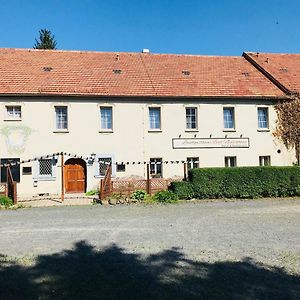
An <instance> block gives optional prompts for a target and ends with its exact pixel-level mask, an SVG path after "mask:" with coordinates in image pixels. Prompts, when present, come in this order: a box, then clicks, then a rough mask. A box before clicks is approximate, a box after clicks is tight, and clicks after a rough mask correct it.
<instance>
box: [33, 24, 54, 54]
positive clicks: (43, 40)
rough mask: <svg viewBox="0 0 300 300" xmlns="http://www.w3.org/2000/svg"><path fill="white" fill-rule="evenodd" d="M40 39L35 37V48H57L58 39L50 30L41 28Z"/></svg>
mask: <svg viewBox="0 0 300 300" xmlns="http://www.w3.org/2000/svg"><path fill="white" fill-rule="evenodd" d="M39 35H40V37H39V39H38V40H37V39H35V44H34V46H33V48H34V49H53V50H55V49H56V45H57V43H56V40H55V38H54V35H53V34H52V33H51V31H50V30H47V29H41V30H39Z"/></svg>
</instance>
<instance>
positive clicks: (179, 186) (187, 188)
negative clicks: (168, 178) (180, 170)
mask: <svg viewBox="0 0 300 300" xmlns="http://www.w3.org/2000/svg"><path fill="white" fill-rule="evenodd" d="M170 190H171V191H173V192H174V193H175V194H176V195H177V196H178V198H179V199H192V198H194V194H195V192H194V188H193V185H192V183H191V182H188V181H174V182H171V185H170Z"/></svg>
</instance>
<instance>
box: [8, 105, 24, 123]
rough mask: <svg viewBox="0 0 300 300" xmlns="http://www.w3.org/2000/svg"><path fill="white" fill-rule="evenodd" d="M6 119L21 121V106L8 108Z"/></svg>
mask: <svg viewBox="0 0 300 300" xmlns="http://www.w3.org/2000/svg"><path fill="white" fill-rule="evenodd" d="M6 118H7V119H9V120H21V119H22V113H21V106H6Z"/></svg>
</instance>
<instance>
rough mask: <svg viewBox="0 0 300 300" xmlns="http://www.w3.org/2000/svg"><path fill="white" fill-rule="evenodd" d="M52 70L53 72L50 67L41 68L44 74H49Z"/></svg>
mask: <svg viewBox="0 0 300 300" xmlns="http://www.w3.org/2000/svg"><path fill="white" fill-rule="evenodd" d="M52 70H53V68H52V67H44V68H43V71H45V72H50V71H52Z"/></svg>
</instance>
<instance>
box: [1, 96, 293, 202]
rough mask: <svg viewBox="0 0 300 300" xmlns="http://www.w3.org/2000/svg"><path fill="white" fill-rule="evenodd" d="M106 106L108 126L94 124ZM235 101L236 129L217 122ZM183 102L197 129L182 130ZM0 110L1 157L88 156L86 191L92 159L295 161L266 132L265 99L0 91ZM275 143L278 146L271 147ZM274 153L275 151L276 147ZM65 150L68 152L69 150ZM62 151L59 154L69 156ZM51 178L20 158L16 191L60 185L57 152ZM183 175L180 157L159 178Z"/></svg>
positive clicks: (92, 179)
mask: <svg viewBox="0 0 300 300" xmlns="http://www.w3.org/2000/svg"><path fill="white" fill-rule="evenodd" d="M7 105H20V106H21V109H22V118H21V120H18V121H11V120H7V118H6V106H7ZM55 106H67V107H68V130H67V131H64V132H59V131H58V130H56V126H55V125H56V123H55ZM102 106H108V107H112V111H113V130H112V131H103V130H101V127H100V107H102ZM226 106H229V107H234V110H235V130H234V131H230V130H229V131H228V130H227V131H226V130H224V126H223V107H226ZM149 107H160V109H161V130H155V131H151V130H150V128H149ZM186 107H197V112H198V116H197V121H198V128H197V130H191V131H188V130H186V115H185V109H186ZM258 107H268V111H269V130H267V131H260V130H258V122H257V108H258ZM0 110H1V111H0V114H1V115H2V116H3V119H2V120H1V122H0V130H1V138H0V149H1V158H20V160H26V159H31V158H34V157H38V156H43V155H47V154H52V153H57V152H67V153H71V154H77V155H82V156H83V157H91V154H92V153H95V154H96V155H97V157H96V159H95V161H94V162H92V161H91V160H89V161H86V163H87V167H86V169H87V188H86V189H87V190H91V189H95V188H96V187H97V186H98V185H99V180H100V177H99V176H97V175H96V174H97V168H98V165H97V158H98V157H106V156H109V157H112V159H113V161H114V162H127V161H128V162H138V161H149V159H150V158H162V160H163V161H170V160H175V161H176V160H186V159H187V157H199V161H200V167H224V157H225V156H236V159H237V166H258V165H259V156H271V165H274V166H286V165H292V163H293V162H295V160H296V159H295V155H294V151H293V150H287V149H286V148H285V146H284V145H283V144H282V143H281V142H280V141H278V140H277V139H276V138H274V136H273V135H272V132H273V131H274V129H275V125H276V112H275V111H274V106H273V103H272V101H267V100H245V99H240V100H224V99H220V100H211V99H207V100H205V99H198V100H183V99H177V100H162V99H160V100H151V99H148V100H145V99H141V100H139V99H136V100H132V99H130V100H126V99H96V98H90V99H88V98H85V99H84V98H72V99H71V98H70V99H67V98H65V99H62V98H61V99H60V98H59V97H55V98H54V97H52V98H43V99H35V98H31V99H27V98H26V99H21V98H18V100H16V98H2V99H1V106H0ZM179 137H180V138H181V139H185V138H212V139H214V138H225V137H226V138H240V137H243V138H249V142H250V147H249V148H201V149H173V147H172V139H173V138H179ZM278 150H280V151H278ZM279 152H280V153H279ZM72 156H73V155H71V156H70V157H72ZM68 158H69V157H68V156H65V161H66V160H67V159H68ZM56 160H57V161H56V163H55V164H54V166H53V171H54V176H53V178H51V179H49V178H48V179H46V180H45V179H41V178H37V168H38V165H37V162H29V163H26V164H22V165H21V180H20V183H19V184H18V195H19V197H21V198H22V197H26V196H29V195H35V194H41V193H50V194H59V193H60V192H61V161H60V157H56ZM25 166H29V167H32V175H22V167H25ZM145 173H146V166H145V165H132V164H129V165H126V171H125V172H116V169H114V176H115V177H130V176H140V177H145V176H146V174H145ZM175 176H181V177H182V176H183V166H182V164H172V165H171V164H164V165H163V177H164V178H171V177H175Z"/></svg>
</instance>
